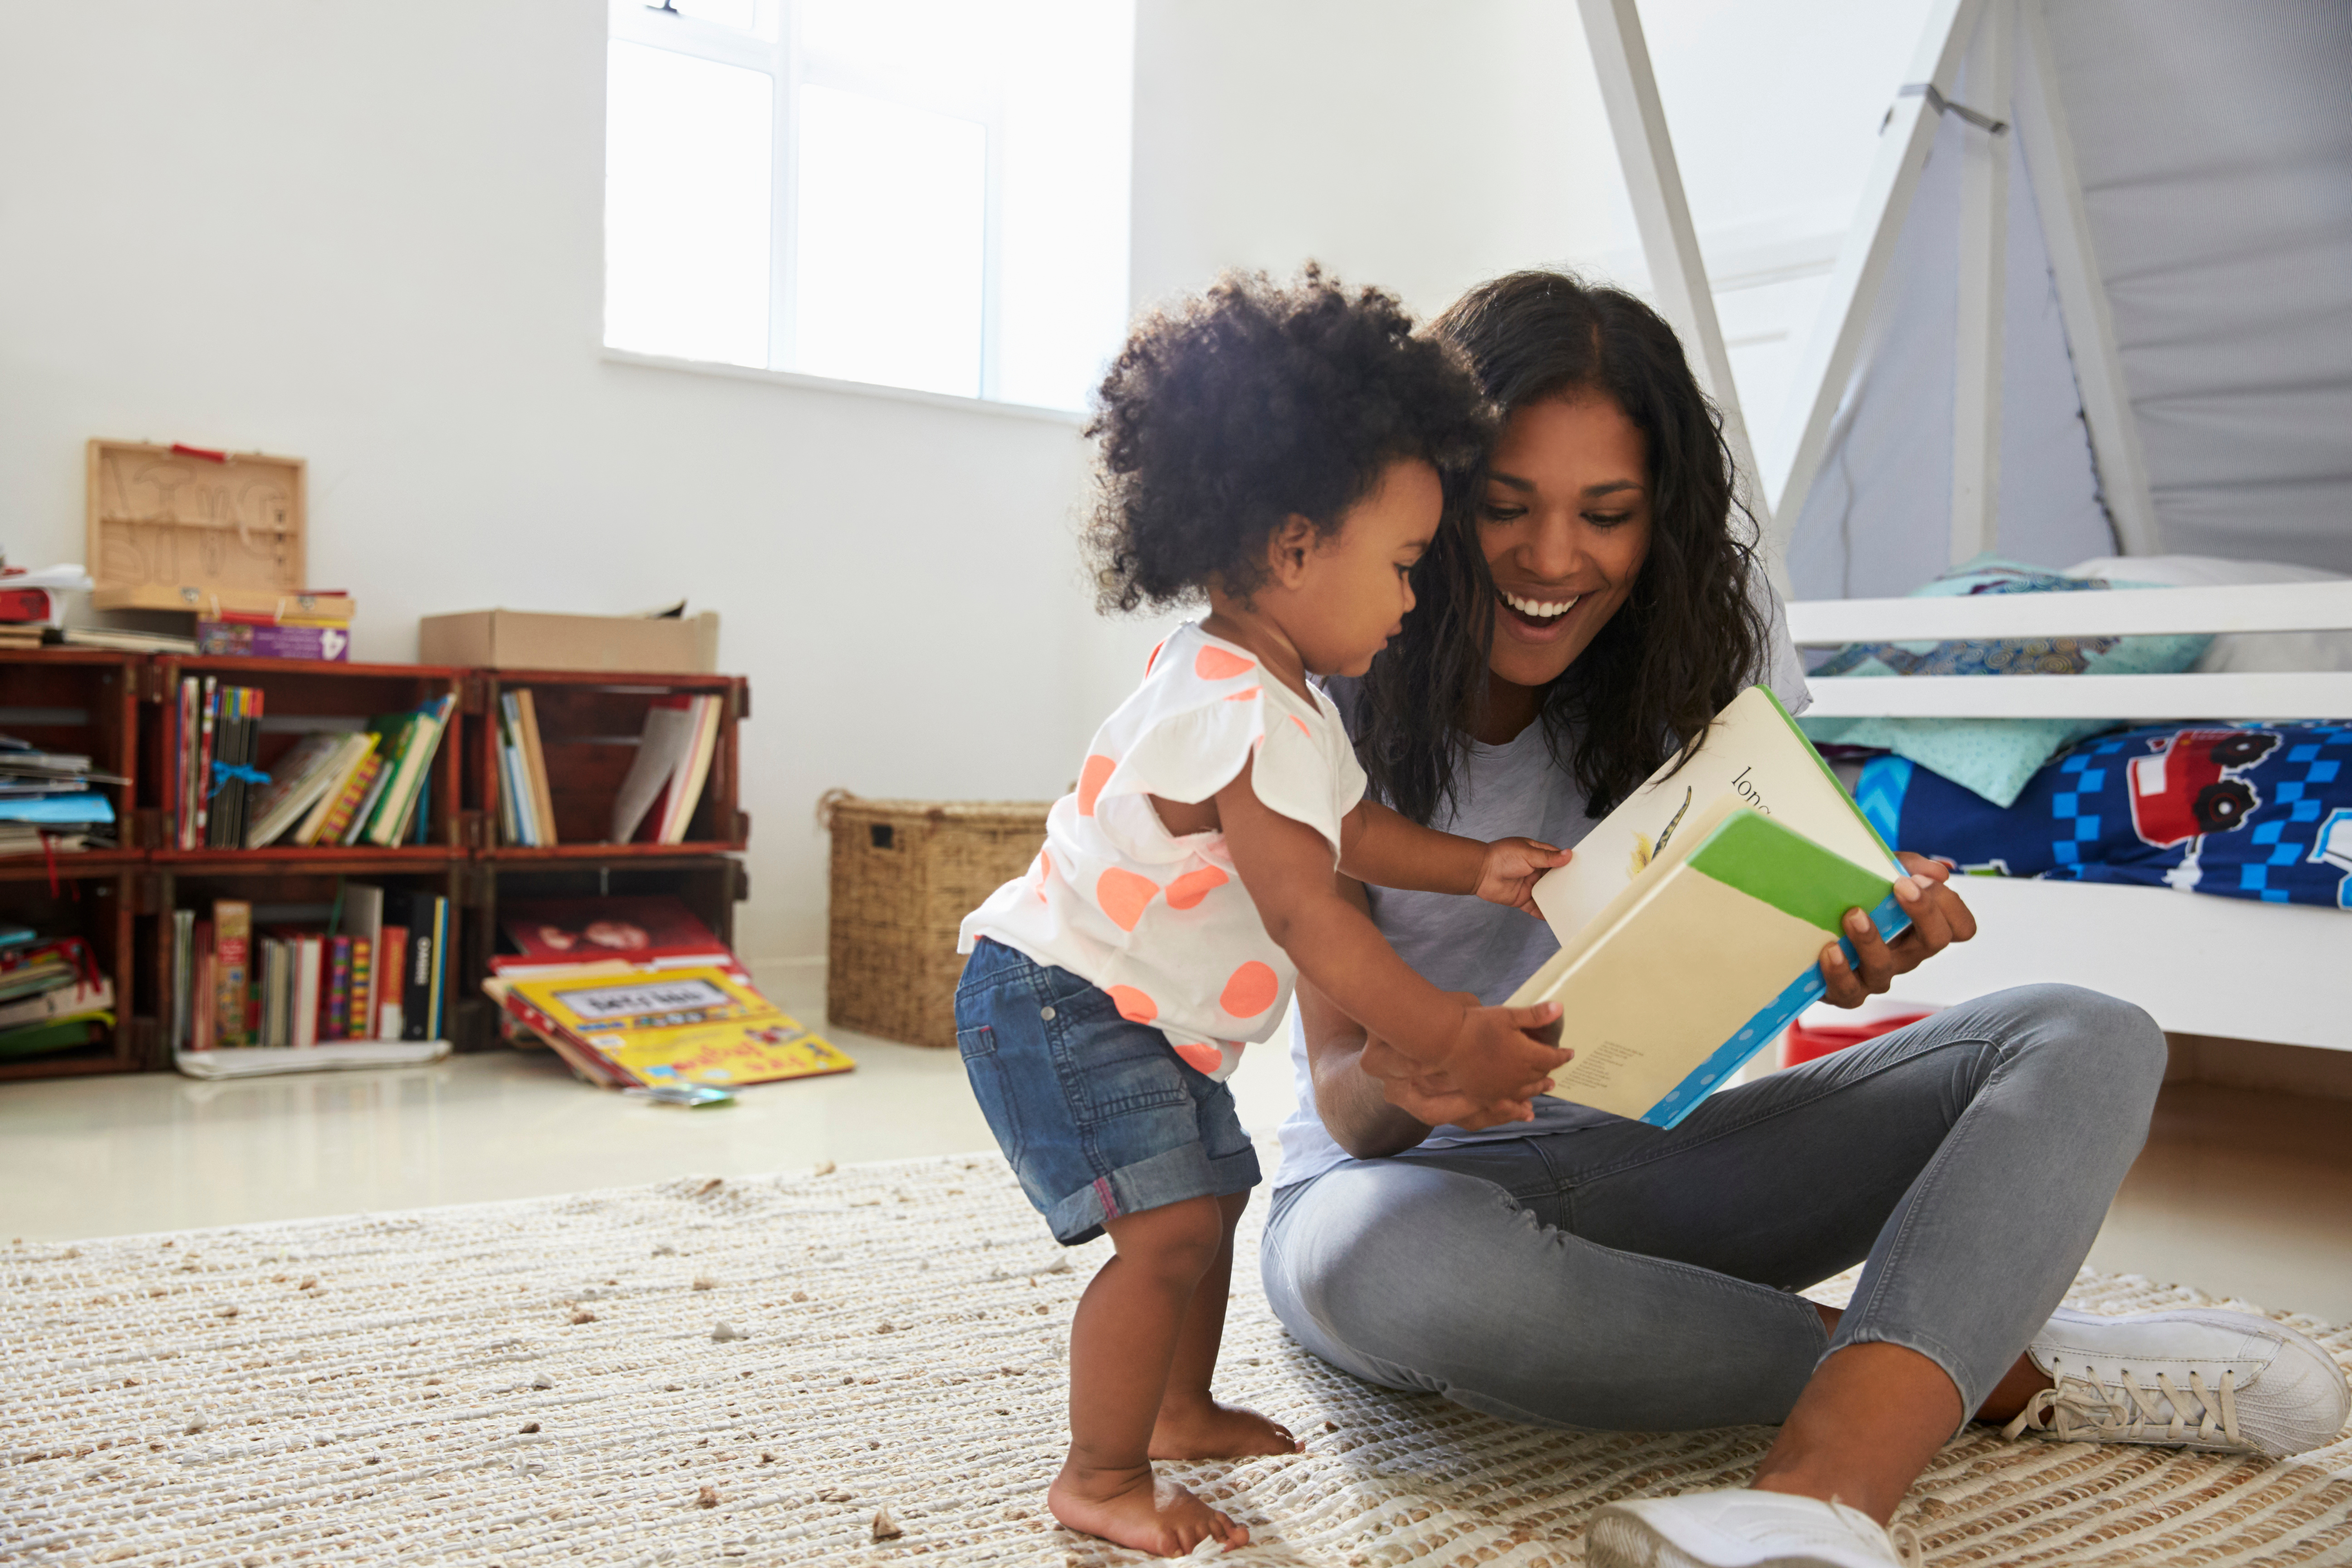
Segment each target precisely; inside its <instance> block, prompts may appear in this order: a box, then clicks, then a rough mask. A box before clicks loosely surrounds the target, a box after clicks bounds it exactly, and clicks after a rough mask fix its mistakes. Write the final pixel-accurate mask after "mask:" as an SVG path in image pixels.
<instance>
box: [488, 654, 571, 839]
mask: <svg viewBox="0 0 2352 1568" xmlns="http://www.w3.org/2000/svg"><path fill="white" fill-rule="evenodd" d="M499 826H500V829H501V830H502V831H503V832H504V833H505V835H506V841H507V842H508V843H509V844H519V845H522V846H525V847H535V848H547V847H553V846H554V845H555V844H556V843H557V838H556V831H555V796H554V792H553V791H552V789H551V787H550V785H549V784H548V779H547V749H546V746H545V745H544V743H543V742H541V737H540V731H539V705H538V703H537V701H536V700H534V699H533V697H532V695H531V692H530V688H529V687H520V688H517V689H514V690H511V691H501V692H500V693H499Z"/></svg>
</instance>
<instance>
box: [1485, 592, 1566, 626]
mask: <svg viewBox="0 0 2352 1568" xmlns="http://www.w3.org/2000/svg"><path fill="white" fill-rule="evenodd" d="M1583 596H1584V595H1581V594H1579V595H1576V598H1573V599H1559V600H1554V601H1552V602H1550V603H1549V604H1548V603H1546V602H1544V601H1542V600H1540V599H1522V598H1520V597H1519V596H1518V595H1517V594H1505V595H1503V603H1505V604H1507V605H1510V606H1511V608H1513V609H1515V610H1517V611H1518V612H1519V614H1521V615H1523V616H1529V617H1531V618H1532V619H1535V620H1538V621H1549V620H1556V619H1558V618H1559V616H1564V615H1566V614H1568V612H1569V611H1570V610H1572V609H1574V608H1576V599H1580V598H1582V597H1583Z"/></svg>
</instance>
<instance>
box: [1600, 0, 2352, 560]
mask: <svg viewBox="0 0 2352 1568" xmlns="http://www.w3.org/2000/svg"><path fill="white" fill-rule="evenodd" d="M1582 5H1583V11H1584V16H1585V22H1586V28H1587V32H1588V35H1589V36H1590V37H1591V42H1592V47H1593V54H1594V60H1595V64H1596V67H1597V68H1598V69H1599V72H1600V76H1601V85H1602V88H1603V92H1604V97H1605V98H1606V99H1607V100H1608V103H1609V108H1610V110H1611V116H1612V126H1613V127H1614V129H1615V131H1616V133H1617V140H1618V144H1619V149H1620V155H1621V159H1622V162H1623V163H1624V165H1625V170H1626V175H1627V182H1628V185H1629V188H1630V191H1631V194H1632V195H1633V205H1634V210H1635V214H1636V216H1637V218H1639V219H1640V221H1641V226H1642V230H1643V248H1644V250H1645V252H1646V253H1647V255H1648V256H1649V258H1650V267H1651V273H1652V278H1653V285H1654V293H1655V294H1656V295H1657V297H1658V299H1659V302H1660V304H1661V307H1662V308H1663V309H1664V311H1665V313H1666V314H1667V316H1668V318H1669V319H1670V320H1671V321H1674V322H1675V326H1676V328H1677V330H1678V331H1681V332H1682V334H1683V336H1684V338H1685V342H1689V343H1690V344H1691V345H1692V347H1693V350H1694V356H1693V357H1694V359H1695V360H1696V361H1697V362H1698V363H1700V366H1701V370H1702V374H1703V375H1704V376H1705V378H1706V380H1707V382H1708V384H1709V389H1710V391H1712V392H1713V393H1714V394H1715V395H1716V396H1717V400H1718V401H1719V402H1720V403H1722V404H1723V405H1724V406H1725V408H1726V411H1727V415H1728V416H1730V419H1731V421H1732V422H1733V423H1734V424H1735V426H1736V425H1737V423H1738V406H1737V404H1738V399H1737V395H1736V391H1735V389H1734V388H1733V387H1732V385H1731V381H1730V376H1729V374H1728V371H1727V361H1726V360H1725V359H1724V357H1723V353H1722V348H1721V334H1720V333H1719V331H1717V330H1716V327H1715V321H1714V310H1713V302H1712V300H1711V299H1710V298H1709V297H1708V294H1707V289H1706V276H1705V268H1704V265H1703V263H1702V262H1701V260H1700V258H1699V256H1698V249H1697V245H1696V238H1695V237H1694V235H1693V232H1692V229H1691V226H1690V223H1689V219H1688V216H1687V213H1686V211H1685V206H1684V203H1683V200H1682V194H1681V187H1680V182H1679V179H1678V177H1677V176H1676V174H1675V168H1674V161H1673V153H1672V149H1671V142H1670V141H1669V139H1668V137H1667V135H1666V132H1665V126H1664V116H1663V112H1662V111H1661V110H1659V108H1658V103H1657V95H1656V92H1655V89H1654V86H1653V85H1652V84H1651V81H1650V74H1649V66H1648V61H1647V58H1646V55H1645V53H1644V52H1643V47H1642V40H1641V33H1640V25H1639V21H1638V17H1637V16H1636V14H1635V12H1634V8H1633V0H1582ZM2347 81H2352V5H2345V4H2344V3H2343V0H2232V3H2231V4H2228V5H2214V4H2211V3H2210V0H1936V4H1934V5H1932V6H1931V7H1930V14H1929V16H1928V17H1927V26H1926V29H1925V32H1924V35H1923V37H1922V40H1921V44H1920V47H1919V48H1918V50H1917V53H1916V57H1915V61H1914V65H1913V68H1912V71H1911V81H1910V84H1909V85H1907V86H1906V87H1905V88H1904V89H1903V92H1902V95H1901V96H1899V97H1898V98H1897V99H1896V100H1895V104H1894V106H1893V108H1892V109H1891V110H1890V112H1889V113H1888V116H1887V119H1886V121H1885V125H1884V127H1883V128H1882V130H1881V131H1880V133H1879V148H1878V154H1877V161H1876V163H1875V166H1874V170H1873V173H1872V176H1871V179H1870V182H1869V184H1868V185H1867V187H1866V190H1865V194H1864V200H1863V210H1862V212H1861V215H1860V217H1859V221H1858V222H1857V223H1856V225H1855V227H1854V229H1853V233H1852V234H1851V235H1850V237H1849V239H1848V242H1847V244H1846V246H1845V248H1844V251H1843V254H1842V256H1841V258H1840V259H1839V262H1838V265H1837V268H1836V271H1835V273H1834V274H1833V276H1832V284H1831V287H1830V289H1829V295H1828V299H1827V300H1826V302H1825V303H1824V306H1823V309H1822V319H1821V321H1820V322H1819V324H1818V326H1817V328H1816V331H1815V334H1814V338H1813V341H1812V342H1811V346H1810V349H1809V352H1808V353H1807V355H1806V359H1805V363H1804V368H1803V369H1802V370H1801V372H1800V375H1799V386H1800V394H1799V397H1798V399H1797V404H1796V406H1795V408H1794V411H1793V415H1794V418H1795V420H1796V421H1797V429H1796V430H1795V432H1794V435H1793V438H1792V439H1791V440H1790V441H1789V442H1788V443H1787V444H1786V446H1787V448H1788V449H1789V450H1790V451H1791V452H1792V454H1793V455H1792V458H1791V460H1790V466H1789V470H1788V471H1787V472H1786V473H1784V474H1778V475H1766V476H1765V483H1764V484H1763V485H1762V486H1760V487H1759V489H1761V490H1762V491H1763V495H1762V497H1759V499H1769V500H1770V502H1771V506H1770V511H1771V513H1772V515H1773V516H1774V518H1776V519H1777V523H1776V525H1775V526H1774V527H1773V528H1772V530H1771V537H1772V539H1773V541H1774V543H1775V546H1776V550H1775V555H1776V568H1778V567H1780V566H1781V565H1782V564H1783V563H1784V564H1785V576H1783V578H1782V583H1783V587H1784V591H1786V590H1787V589H1790V588H1793V590H1794V596H1798V597H1802V598H1808V599H1820V598H1843V597H1854V596H1871V595H1895V594H1901V593H1903V592H1906V590H1908V589H1910V588H1913V587H1916V586H1917V585H1918V584H1920V583H1922V582H1924V581H1925V580H1926V579H1927V578H1928V577H1930V576H1932V575H1933V574H1935V573H1936V572H1937V570H1939V569H1941V568H1942V567H1944V566H1945V565H1947V564H1948V563H1952V562H1954V561H1958V560H1965V559H1967V558H1968V557H1969V556H1971V555H1974V554H1976V553H1978V552H1979V551H1983V550H1997V551H1999V552H2001V553H2004V554H2008V555H2011V556H2015V557H2019V558H2022V559H2025V560H2029V561H2035V562H2040V563H2047V564H2051V565H2063V564H2066V563H2070V562H2073V561H2075V560H2079V559H2082V558H2084V557H2088V556H2094V555H2101V554H2106V553H2110V552H2113V553H2120V554H2154V553H2160V552H2179V553H2194V554H2205V555H2219V556H2228V557H2238V558H2253V559H2263V560H2268V561H2277V562H2285V563H2296V564H2301V565H2304V566H2310V567H2319V568H2325V569H2328V570H2332V571H2336V572H2347V573H2352V89H2347V85H2346V84H2347ZM1735 441H1736V445H1737V446H1738V447H1739V448H1740V449H1741V455H1742V457H1743V458H1745V456H1746V453H1745V447H1746V446H1747V441H1746V437H1745V433H1744V430H1741V431H1739V432H1738V433H1737V434H1736V436H1735ZM1759 510H1761V509H1759Z"/></svg>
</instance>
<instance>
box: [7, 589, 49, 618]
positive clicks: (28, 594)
mask: <svg viewBox="0 0 2352 1568" xmlns="http://www.w3.org/2000/svg"><path fill="white" fill-rule="evenodd" d="M57 609H58V602H57V601H56V600H55V599H52V598H51V597H49V591H48V590H47V588H0V621H13V622H15V623H16V624H17V625H18V626H24V625H27V624H30V625H35V626H47V625H48V624H49V622H50V621H51V620H53V619H54V618H55V617H56V616H57Z"/></svg>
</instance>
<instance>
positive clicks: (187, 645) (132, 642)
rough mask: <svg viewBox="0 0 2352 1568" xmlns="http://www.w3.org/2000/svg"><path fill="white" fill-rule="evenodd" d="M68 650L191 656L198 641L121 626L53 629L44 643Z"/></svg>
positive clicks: (61, 627)
mask: <svg viewBox="0 0 2352 1568" xmlns="http://www.w3.org/2000/svg"><path fill="white" fill-rule="evenodd" d="M42 640H44V641H46V642H49V643H55V644H58V645H59V646H61V647H97V648H105V649H107V650H108V651H110V652H112V653H176V654H184V655H192V654H194V652H195V651H196V639H195V638H194V637H176V636H174V635H173V634H172V633H170V632H142V631H132V630H130V629H128V628H126V627H122V626H51V627H49V628H47V632H46V633H45V635H44V637H43V639H42Z"/></svg>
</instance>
